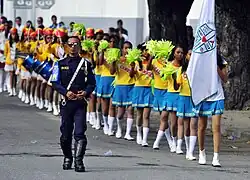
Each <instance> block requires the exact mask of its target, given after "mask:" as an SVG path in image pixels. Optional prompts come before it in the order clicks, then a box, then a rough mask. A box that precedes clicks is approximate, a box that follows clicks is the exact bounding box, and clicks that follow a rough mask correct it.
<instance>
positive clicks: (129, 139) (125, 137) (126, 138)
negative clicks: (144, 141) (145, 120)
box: [124, 134, 134, 141]
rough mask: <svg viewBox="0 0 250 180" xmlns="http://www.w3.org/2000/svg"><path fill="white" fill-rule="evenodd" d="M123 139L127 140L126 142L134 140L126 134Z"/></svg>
mask: <svg viewBox="0 0 250 180" xmlns="http://www.w3.org/2000/svg"><path fill="white" fill-rule="evenodd" d="M124 139H125V140H128V141H133V140H134V138H133V137H131V136H130V134H126V135H125V136H124Z"/></svg>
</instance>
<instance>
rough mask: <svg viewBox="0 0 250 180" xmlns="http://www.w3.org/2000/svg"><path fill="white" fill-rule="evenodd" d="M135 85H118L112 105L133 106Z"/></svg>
mask: <svg viewBox="0 0 250 180" xmlns="http://www.w3.org/2000/svg"><path fill="white" fill-rule="evenodd" d="M133 88H134V85H116V86H115V89H114V93H113V95H112V104H113V105H115V106H120V107H124V106H125V107H126V106H131V105H132V96H133Z"/></svg>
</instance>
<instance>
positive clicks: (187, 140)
mask: <svg viewBox="0 0 250 180" xmlns="http://www.w3.org/2000/svg"><path fill="white" fill-rule="evenodd" d="M184 138H185V144H186V151H187V152H189V141H190V137H189V136H184Z"/></svg>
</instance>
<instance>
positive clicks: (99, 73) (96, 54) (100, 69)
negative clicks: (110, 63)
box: [94, 51, 102, 75]
mask: <svg viewBox="0 0 250 180" xmlns="http://www.w3.org/2000/svg"><path fill="white" fill-rule="evenodd" d="M98 58H99V57H98V53H97V51H95V52H94V62H95V63H96V61H97V60H98ZM95 74H96V75H101V74H102V66H100V65H96V66H95Z"/></svg>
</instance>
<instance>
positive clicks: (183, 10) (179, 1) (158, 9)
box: [148, 0, 193, 49]
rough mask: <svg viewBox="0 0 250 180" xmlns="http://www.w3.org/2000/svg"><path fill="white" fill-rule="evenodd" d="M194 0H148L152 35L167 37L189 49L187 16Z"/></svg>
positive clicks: (156, 37) (153, 37)
mask: <svg viewBox="0 0 250 180" xmlns="http://www.w3.org/2000/svg"><path fill="white" fill-rule="evenodd" d="M192 3H193V0H175V1H174V0H172V1H169V0H168V1H166V0H148V7H149V28H150V37H151V38H152V39H156V40H160V39H167V40H171V41H173V42H174V43H175V44H182V45H183V46H184V48H185V49H187V36H186V17H187V15H188V13H189V10H190V8H191V6H192Z"/></svg>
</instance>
